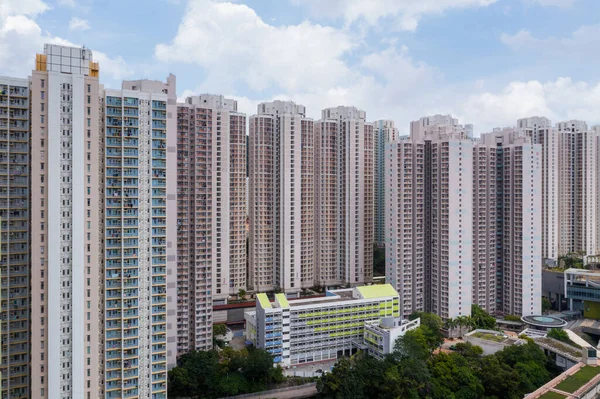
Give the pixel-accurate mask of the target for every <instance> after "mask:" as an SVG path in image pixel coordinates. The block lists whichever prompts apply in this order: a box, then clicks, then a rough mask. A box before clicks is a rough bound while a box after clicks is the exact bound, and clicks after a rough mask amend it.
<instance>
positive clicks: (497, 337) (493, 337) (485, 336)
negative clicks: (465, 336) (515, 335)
mask: <svg viewBox="0 0 600 399" xmlns="http://www.w3.org/2000/svg"><path fill="white" fill-rule="evenodd" d="M471 336H472V337H475V338H481V339H486V340H488V341H495V342H502V341H504V339H505V338H504V336H503V335H496V334H489V333H484V332H481V331H478V332H476V333H474V334H471Z"/></svg>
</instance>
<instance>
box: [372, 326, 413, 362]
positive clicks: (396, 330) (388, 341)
mask: <svg viewBox="0 0 600 399" xmlns="http://www.w3.org/2000/svg"><path fill="white" fill-rule="evenodd" d="M420 325H421V319H420V318H417V319H414V320H411V321H409V320H406V319H403V318H401V317H384V318H382V319H381V320H374V321H366V322H365V331H364V334H363V344H364V345H365V346H366V348H367V350H368V352H369V354H370V355H371V356H373V357H376V358H378V359H383V358H384V357H385V355H389V354H390V353H392V352H393V351H394V345H395V343H396V340H397V339H398V338H400V337H401V336H403V335H404V334H405V333H406V332H407V331H410V330H414V329H415V328H418V327H419V326H420Z"/></svg>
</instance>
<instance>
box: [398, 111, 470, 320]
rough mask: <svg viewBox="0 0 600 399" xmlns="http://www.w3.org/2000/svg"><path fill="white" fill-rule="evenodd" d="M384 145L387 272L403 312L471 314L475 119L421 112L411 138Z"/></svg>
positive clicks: (452, 314)
mask: <svg viewBox="0 0 600 399" xmlns="http://www.w3.org/2000/svg"><path fill="white" fill-rule="evenodd" d="M386 150H387V151H386V165H387V167H388V171H387V172H386V173H387V179H388V184H387V187H386V190H387V191H386V276H387V278H388V280H389V281H390V282H393V283H394V284H395V285H394V286H395V288H396V289H397V290H398V291H399V295H400V298H401V299H402V301H403V306H402V316H403V317H406V316H407V315H408V314H410V313H412V312H413V311H415V310H420V309H424V310H425V311H428V312H433V313H436V314H438V315H439V316H441V317H442V318H444V319H447V318H454V317H457V316H462V315H469V314H470V312H471V303H472V271H473V262H472V246H473V244H472V235H473V232H472V229H473V203H472V196H473V142H472V126H471V125H466V126H462V125H459V124H458V121H457V120H456V119H454V118H452V117H451V116H449V115H435V116H432V117H425V118H421V119H420V120H418V121H414V122H412V123H411V137H410V138H407V139H403V140H400V141H399V142H398V143H394V144H390V145H388V146H387V149H386ZM411 223H412V225H411ZM387 246H389V247H390V248H389V250H388V249H387Z"/></svg>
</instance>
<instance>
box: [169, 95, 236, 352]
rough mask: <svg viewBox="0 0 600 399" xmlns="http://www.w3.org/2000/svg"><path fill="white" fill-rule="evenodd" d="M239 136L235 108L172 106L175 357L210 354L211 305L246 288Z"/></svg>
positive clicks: (216, 99)
mask: <svg viewBox="0 0 600 399" xmlns="http://www.w3.org/2000/svg"><path fill="white" fill-rule="evenodd" d="M245 131H246V116H245V115H244V114H241V113H238V112H237V102H236V101H234V100H231V99H226V98H224V97H223V96H218V95H208V94H206V95H200V96H193V97H188V98H187V99H186V100H185V102H184V103H179V104H178V105H177V175H178V176H177V187H178V188H177V191H178V198H177V200H178V208H177V220H178V226H177V247H178V254H177V255H178V261H177V264H178V270H177V276H178V277H177V323H176V324H173V331H172V334H173V335H174V336H177V354H178V355H181V354H184V353H186V352H188V351H190V350H208V349H212V306H213V302H216V303H224V302H225V301H226V300H227V298H228V297H229V296H230V295H233V294H237V292H238V291H239V290H240V289H245V288H246V227H245V224H246V204H245V202H246V149H245V145H246V134H245ZM175 328H176V330H175Z"/></svg>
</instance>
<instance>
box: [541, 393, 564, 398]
mask: <svg viewBox="0 0 600 399" xmlns="http://www.w3.org/2000/svg"><path fill="white" fill-rule="evenodd" d="M564 398H565V396H564V395H561V394H559V393H556V392H552V391H548V392H546V393H545V394H543V395H542V396H540V397H539V399H564Z"/></svg>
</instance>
